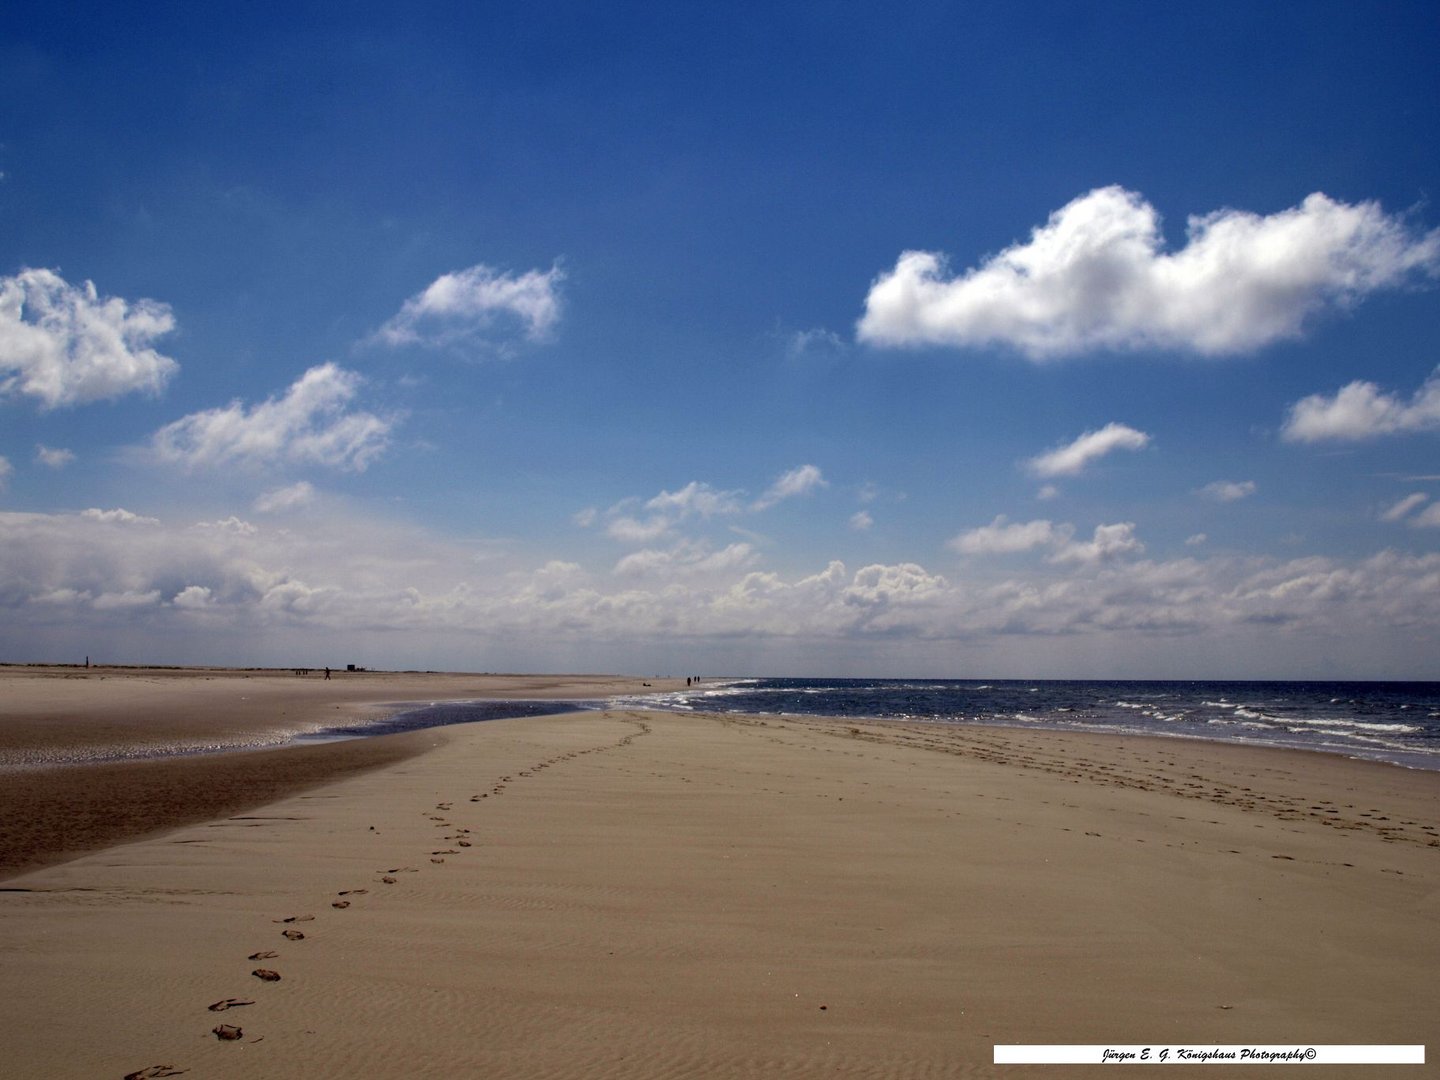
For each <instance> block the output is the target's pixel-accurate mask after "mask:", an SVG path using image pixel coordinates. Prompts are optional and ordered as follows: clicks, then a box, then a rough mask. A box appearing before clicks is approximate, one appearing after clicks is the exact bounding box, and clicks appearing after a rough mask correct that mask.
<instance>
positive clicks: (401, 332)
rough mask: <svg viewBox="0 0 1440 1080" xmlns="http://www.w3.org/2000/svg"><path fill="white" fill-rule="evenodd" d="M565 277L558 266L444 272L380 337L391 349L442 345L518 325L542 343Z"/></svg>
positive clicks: (557, 317) (556, 320) (556, 319)
mask: <svg viewBox="0 0 1440 1080" xmlns="http://www.w3.org/2000/svg"><path fill="white" fill-rule="evenodd" d="M564 279H565V273H564V271H563V270H561V269H560V267H559V265H558V264H557V265H555V266H552V267H551V268H550V269H549V270H545V271H540V270H529V271H527V272H525V273H523V274H514V273H511V272H509V271H500V270H496V269H495V268H493V267H490V266H486V265H484V264H483V263H481V264H478V265H476V266H472V267H470V268H469V269H467V270H457V271H455V272H453V273H449V274H442V275H441V276H440V277H438V278H436V279H435V280H434V281H432V282H431V283H430V284H429V285H428V286H427V287H426V288H425V289H424V291H422V292H419V293H417V294H415V295H414V296H412V297H410V299H408V300H406V301H405V303H404V304H403V305H401V308H400V311H399V313H397V314H396V315H395V317H394V318H392V319H391V320H390V321H389V322H387V323H386V324H385V325H384V326H382V327H381V328H380V330H379V331H378V332H377V334H376V337H377V338H378V339H379V340H380V341H382V342H384V343H386V344H388V345H397V346H398V345H427V346H444V345H450V344H453V343H455V342H459V341H465V340H473V339H482V338H484V337H485V335H487V334H491V333H493V332H494V331H496V329H497V328H499V329H501V330H504V329H505V328H507V327H519V329H520V330H521V332H522V333H523V334H524V336H525V337H526V338H528V339H530V340H531V341H543V340H545V339H546V338H548V337H549V336H550V335H551V334H552V333H553V332H554V330H555V326H556V325H557V324H558V323H559V321H560V306H561V305H560V283H561V282H562V281H563V280H564Z"/></svg>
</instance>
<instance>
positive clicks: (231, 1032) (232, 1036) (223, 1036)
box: [210, 1024, 245, 1042]
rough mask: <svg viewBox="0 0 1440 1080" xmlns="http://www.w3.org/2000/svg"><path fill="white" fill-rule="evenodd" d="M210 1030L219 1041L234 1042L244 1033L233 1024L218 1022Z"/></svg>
mask: <svg viewBox="0 0 1440 1080" xmlns="http://www.w3.org/2000/svg"><path fill="white" fill-rule="evenodd" d="M210 1030H211V1031H213V1032H214V1033H215V1037H216V1038H217V1039H219V1040H220V1041H221V1042H234V1041H235V1040H236V1039H238V1038H240V1037H241V1036H242V1035H244V1034H245V1032H243V1031H241V1030H240V1029H239V1028H238V1027H236V1026H235V1025H234V1024H219V1025H217V1026H216V1027H213V1028H211V1029H210Z"/></svg>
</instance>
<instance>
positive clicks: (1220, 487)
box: [1200, 480, 1256, 503]
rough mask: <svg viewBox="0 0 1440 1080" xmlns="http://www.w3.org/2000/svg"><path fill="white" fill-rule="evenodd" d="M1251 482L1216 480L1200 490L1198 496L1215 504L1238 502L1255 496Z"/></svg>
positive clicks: (1253, 482) (1252, 482)
mask: <svg viewBox="0 0 1440 1080" xmlns="http://www.w3.org/2000/svg"><path fill="white" fill-rule="evenodd" d="M1255 490H1256V489H1255V481H1253V480H1238V481H1237V480H1216V481H1215V482H1214V483H1210V484H1206V485H1205V486H1204V487H1203V488H1201V489H1200V494H1201V495H1203V496H1204V497H1205V498H1207V499H1213V500H1214V501H1215V502H1223V503H1228V502H1238V501H1239V500H1241V499H1248V498H1249V497H1250V496H1251V495H1254V494H1255Z"/></svg>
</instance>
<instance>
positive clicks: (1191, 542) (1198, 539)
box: [1185, 533, 1210, 547]
mask: <svg viewBox="0 0 1440 1080" xmlns="http://www.w3.org/2000/svg"><path fill="white" fill-rule="evenodd" d="M1209 539H1210V538H1209V537H1208V536H1206V535H1205V534H1204V533H1196V534H1195V535H1193V536H1187V537H1186V538H1185V546H1186V547H1200V546H1201V545H1202V544H1204V543H1205V541H1207V540H1209Z"/></svg>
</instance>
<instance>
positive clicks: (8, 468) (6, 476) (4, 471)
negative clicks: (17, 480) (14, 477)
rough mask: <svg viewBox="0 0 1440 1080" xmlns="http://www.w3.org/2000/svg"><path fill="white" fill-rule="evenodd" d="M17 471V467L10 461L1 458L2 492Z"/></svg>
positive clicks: (0, 485) (0, 481)
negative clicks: (11, 475) (12, 474)
mask: <svg viewBox="0 0 1440 1080" xmlns="http://www.w3.org/2000/svg"><path fill="white" fill-rule="evenodd" d="M14 471H15V466H14V465H11V464H10V459H9V458H6V457H0V491H4V490H5V488H6V487H7V486H8V485H9V483H10V474H11V473H13V472H14Z"/></svg>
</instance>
